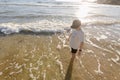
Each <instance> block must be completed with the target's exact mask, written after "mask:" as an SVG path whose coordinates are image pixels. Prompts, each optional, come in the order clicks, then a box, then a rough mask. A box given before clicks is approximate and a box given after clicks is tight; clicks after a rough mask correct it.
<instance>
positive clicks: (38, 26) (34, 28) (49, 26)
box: [0, 20, 68, 34]
mask: <svg viewBox="0 0 120 80" xmlns="http://www.w3.org/2000/svg"><path fill="white" fill-rule="evenodd" d="M64 26H68V24H67V23H63V22H57V21H48V20H42V21H37V22H31V23H2V24H0V32H1V33H4V34H11V33H19V32H20V31H31V32H53V33H54V32H61V31H63V30H64V28H65V27H64Z"/></svg>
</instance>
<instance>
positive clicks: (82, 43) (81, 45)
mask: <svg viewBox="0 0 120 80" xmlns="http://www.w3.org/2000/svg"><path fill="white" fill-rule="evenodd" d="M83 45H84V42H81V44H80V50H82V48H83ZM80 50H78V55H79V56H80V54H81V52H82V51H80Z"/></svg>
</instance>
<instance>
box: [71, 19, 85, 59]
mask: <svg viewBox="0 0 120 80" xmlns="http://www.w3.org/2000/svg"><path fill="white" fill-rule="evenodd" d="M71 28H72V32H71V34H70V36H69V42H70V47H71V53H72V58H71V59H72V61H74V59H75V55H76V53H78V55H80V54H81V52H82V47H83V43H84V32H83V31H82V29H81V21H80V20H74V21H73V23H72V26H71Z"/></svg>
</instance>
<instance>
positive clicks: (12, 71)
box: [0, 34, 120, 80]
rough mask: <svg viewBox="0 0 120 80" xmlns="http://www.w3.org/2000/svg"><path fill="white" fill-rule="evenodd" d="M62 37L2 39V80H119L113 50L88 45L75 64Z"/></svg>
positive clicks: (119, 63)
mask: <svg viewBox="0 0 120 80" xmlns="http://www.w3.org/2000/svg"><path fill="white" fill-rule="evenodd" d="M59 38H60V36H59ZM59 38H58V36H56V35H52V36H42V35H23V34H15V35H8V36H1V37H0V53H1V54H0V80H119V79H120V68H119V66H120V60H119V57H118V56H116V55H115V53H114V52H112V50H110V49H109V50H106V49H104V48H103V49H104V50H101V48H99V47H96V46H93V45H89V44H88V43H87V42H86V43H85V45H84V49H83V52H82V54H81V56H77V57H76V59H75V61H74V63H72V62H71V60H70V59H71V54H70V50H69V48H68V47H67V45H63V43H62V42H61V40H60V39H59ZM92 41H94V42H95V41H96V40H94V39H93V40H92ZM103 44H104V45H103V46H105V45H108V44H109V42H104V43H103ZM58 47H59V49H58ZM112 47H114V48H116V49H119V48H120V46H115V45H113V46H112Z"/></svg>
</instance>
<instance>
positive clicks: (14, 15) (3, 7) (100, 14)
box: [0, 0, 120, 34]
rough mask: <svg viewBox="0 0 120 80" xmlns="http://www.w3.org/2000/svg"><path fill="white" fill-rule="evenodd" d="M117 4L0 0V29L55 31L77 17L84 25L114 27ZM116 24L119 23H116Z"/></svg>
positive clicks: (119, 10)
mask: <svg viewBox="0 0 120 80" xmlns="http://www.w3.org/2000/svg"><path fill="white" fill-rule="evenodd" d="M119 13H120V6H119V5H118V6H114V5H102V4H101V5H100V4H95V3H78V2H77V3H75V2H74V3H73V2H59V1H54V0H45V1H44V0H24V1H22V0H17V1H16V0H0V32H1V33H3V34H11V33H19V32H20V31H22V30H30V31H32V32H41V31H43V32H44V31H50V32H59V31H63V30H64V29H66V28H69V26H70V25H71V23H72V21H73V19H76V18H79V19H81V20H82V23H83V24H84V25H86V26H90V25H95V26H107V25H109V26H110V27H113V26H114V27H116V26H119V24H120V14H119ZM117 28H119V27H117Z"/></svg>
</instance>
